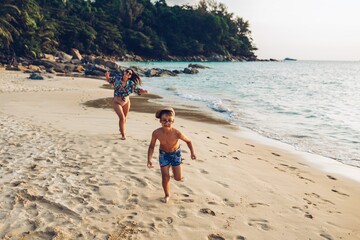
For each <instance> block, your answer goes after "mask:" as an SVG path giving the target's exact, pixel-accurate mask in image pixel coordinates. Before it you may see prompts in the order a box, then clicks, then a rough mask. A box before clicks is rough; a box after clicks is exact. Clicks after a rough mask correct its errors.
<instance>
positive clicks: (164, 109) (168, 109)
mask: <svg viewBox="0 0 360 240" xmlns="http://www.w3.org/2000/svg"><path fill="white" fill-rule="evenodd" d="M163 114H168V115H171V116H175V111H174V109H173V108H172V107H162V108H161V109H159V110H157V111H156V113H155V117H156V118H161V116H162V115H163Z"/></svg>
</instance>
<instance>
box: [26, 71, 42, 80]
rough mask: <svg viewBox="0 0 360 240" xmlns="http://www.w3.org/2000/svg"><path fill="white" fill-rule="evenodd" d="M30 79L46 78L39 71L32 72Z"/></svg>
mask: <svg viewBox="0 0 360 240" xmlns="http://www.w3.org/2000/svg"><path fill="white" fill-rule="evenodd" d="M29 79H31V80H44V78H43V76H41V75H40V74H38V73H32V74H30V77H29Z"/></svg>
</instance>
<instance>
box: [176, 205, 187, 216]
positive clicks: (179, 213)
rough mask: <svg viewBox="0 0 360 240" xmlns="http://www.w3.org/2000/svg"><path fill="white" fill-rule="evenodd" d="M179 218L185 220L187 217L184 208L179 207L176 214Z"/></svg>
mask: <svg viewBox="0 0 360 240" xmlns="http://www.w3.org/2000/svg"><path fill="white" fill-rule="evenodd" d="M177 215H178V217H179V218H186V217H187V213H186V211H185V208H184V207H181V208H180V209H179V211H178V213H177Z"/></svg>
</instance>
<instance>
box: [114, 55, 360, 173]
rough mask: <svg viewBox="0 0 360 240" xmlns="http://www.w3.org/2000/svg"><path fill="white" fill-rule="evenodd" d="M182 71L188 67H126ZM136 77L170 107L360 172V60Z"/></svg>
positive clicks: (215, 65)
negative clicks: (208, 115)
mask: <svg viewBox="0 0 360 240" xmlns="http://www.w3.org/2000/svg"><path fill="white" fill-rule="evenodd" d="M120 64H121V65H125V66H140V67H143V68H162V69H168V70H180V71H181V70H183V69H184V68H186V67H187V66H188V64H189V63H188V62H141V63H139V62H136V63H132V62H127V63H120ZM198 64H201V65H204V66H207V67H209V68H207V69H199V73H197V74H179V75H178V76H176V77H170V76H165V77H152V78H145V77H144V78H143V82H144V84H143V87H144V88H145V89H148V90H150V92H151V93H154V94H158V95H161V96H162V97H164V101H165V102H167V103H168V104H169V105H170V104H171V105H183V106H196V107H199V108H201V109H202V110H203V111H207V112H209V113H212V114H213V115H215V116H216V117H218V118H222V119H225V120H227V121H229V122H230V123H231V124H233V125H236V126H239V127H240V128H243V129H247V130H249V131H252V132H255V133H257V134H259V135H261V136H263V137H266V138H269V139H273V140H276V141H279V142H282V143H286V144H289V145H291V146H293V147H294V148H295V149H296V150H299V151H303V152H308V153H313V154H316V155H320V156H323V157H326V158H331V159H334V160H336V161H338V162H341V163H343V164H346V165H350V166H354V167H357V168H360V61H356V62H355V61H354V62H336V61H279V62H202V63H198Z"/></svg>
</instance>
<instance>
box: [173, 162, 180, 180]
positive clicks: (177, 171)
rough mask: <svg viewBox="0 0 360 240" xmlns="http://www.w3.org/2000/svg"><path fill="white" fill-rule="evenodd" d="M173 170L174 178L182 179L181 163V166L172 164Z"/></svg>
mask: <svg viewBox="0 0 360 240" xmlns="http://www.w3.org/2000/svg"><path fill="white" fill-rule="evenodd" d="M172 171H173V174H174V179H175V180H176V181H181V179H182V168H181V165H179V166H172Z"/></svg>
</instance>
